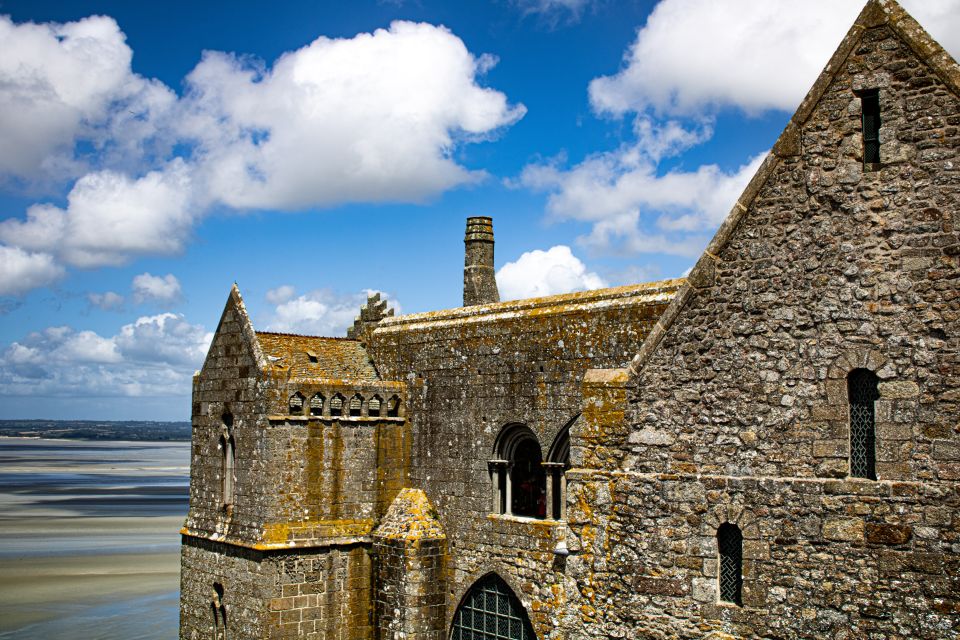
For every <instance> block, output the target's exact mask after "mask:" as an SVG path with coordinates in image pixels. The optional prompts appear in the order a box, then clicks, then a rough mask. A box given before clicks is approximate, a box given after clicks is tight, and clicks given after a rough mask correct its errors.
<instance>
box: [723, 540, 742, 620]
mask: <svg viewBox="0 0 960 640" xmlns="http://www.w3.org/2000/svg"><path fill="white" fill-rule="evenodd" d="M717 552H718V555H719V559H718V563H717V581H718V585H719V586H718V588H719V593H720V600H721V602H729V603H731V604H736V605H742V604H743V597H742V594H743V534H742V533H741V532H740V527H738V526H737V525H735V524H731V523H729V522H724V523H723V524H721V525H720V526H719V527H718V528H717Z"/></svg>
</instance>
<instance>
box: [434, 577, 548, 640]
mask: <svg viewBox="0 0 960 640" xmlns="http://www.w3.org/2000/svg"><path fill="white" fill-rule="evenodd" d="M536 637H537V636H536V635H535V634H534V632H533V627H532V626H531V625H530V619H529V618H528V617H527V612H526V611H525V610H524V608H523V605H522V604H521V603H520V600H519V599H517V596H516V595H514V593H513V591H512V590H511V589H510V587H508V586H507V584H506V583H505V582H504V581H503V580H502V579H501V578H500V577H499V576H497V575H495V574H490V575H488V576H486V577H484V578H481V579H480V580H479V581H477V583H476V584H475V585H473V587H471V589H470V591H469V592H468V593H467V595H466V597H465V598H464V599H463V602H462V603H460V606H459V607H457V611H456V613H455V614H454V615H453V627H452V629H451V630H450V639H451V640H536Z"/></svg>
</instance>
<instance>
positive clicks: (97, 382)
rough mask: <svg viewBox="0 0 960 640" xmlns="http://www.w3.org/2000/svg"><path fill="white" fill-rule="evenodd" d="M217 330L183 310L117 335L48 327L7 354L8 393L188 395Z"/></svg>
mask: <svg viewBox="0 0 960 640" xmlns="http://www.w3.org/2000/svg"><path fill="white" fill-rule="evenodd" d="M211 339H212V334H211V333H210V332H208V331H206V330H205V329H204V328H203V327H202V326H200V325H194V324H190V323H189V322H187V321H186V319H185V318H184V317H183V316H181V315H176V314H172V313H164V314H159V315H156V316H144V317H141V318H138V319H137V320H136V321H134V322H132V323H130V324H127V325H124V326H123V327H121V329H120V331H118V332H117V333H116V334H115V335H113V336H102V335H100V334H98V333H96V332H94V331H88V330H81V331H77V330H76V329H74V328H72V327H69V326H57V327H48V328H47V329H44V330H43V331H37V332H33V333H30V334H28V335H27V336H25V337H24V338H23V339H21V340H18V341H15V342H12V343H10V344H9V345H8V346H7V347H6V349H5V350H3V352H2V354H0V395H4V396H39V397H50V398H54V397H56V398H71V397H72V398H77V399H79V398H89V397H115V398H120V397H131V396H132V397H170V396H176V397H180V398H182V399H183V400H184V402H186V401H187V400H186V398H187V397H189V393H190V380H191V376H192V374H193V371H195V370H196V369H198V368H199V367H200V365H201V364H202V362H203V358H204V355H205V354H206V352H207V349H208V347H209V345H210V340H211Z"/></svg>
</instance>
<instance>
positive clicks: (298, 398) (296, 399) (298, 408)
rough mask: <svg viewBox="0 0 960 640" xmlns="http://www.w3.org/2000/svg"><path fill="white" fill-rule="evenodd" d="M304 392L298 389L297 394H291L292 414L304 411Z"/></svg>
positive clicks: (290, 405) (290, 406)
mask: <svg viewBox="0 0 960 640" xmlns="http://www.w3.org/2000/svg"><path fill="white" fill-rule="evenodd" d="M304 399H305V398H304V397H303V394H302V393H300V392H299V391H297V392H296V393H295V394H293V395H292V396H290V404H289V408H290V415H294V416H298V415H300V414H302V413H303V401H304Z"/></svg>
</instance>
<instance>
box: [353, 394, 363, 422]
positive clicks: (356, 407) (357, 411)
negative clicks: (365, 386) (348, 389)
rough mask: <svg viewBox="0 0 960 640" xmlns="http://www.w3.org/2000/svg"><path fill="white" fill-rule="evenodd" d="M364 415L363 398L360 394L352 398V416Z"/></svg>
mask: <svg viewBox="0 0 960 640" xmlns="http://www.w3.org/2000/svg"><path fill="white" fill-rule="evenodd" d="M362 414H363V396H361V395H360V394H359V393H357V394H354V396H353V397H352V398H350V415H351V416H354V417H357V416H359V415H362Z"/></svg>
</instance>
